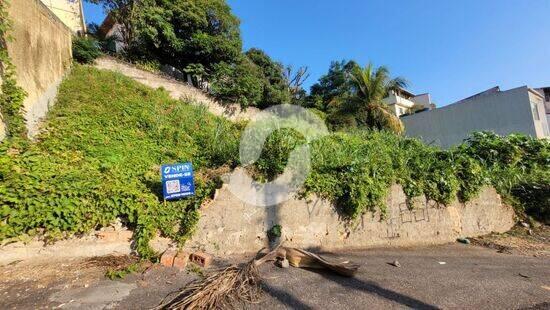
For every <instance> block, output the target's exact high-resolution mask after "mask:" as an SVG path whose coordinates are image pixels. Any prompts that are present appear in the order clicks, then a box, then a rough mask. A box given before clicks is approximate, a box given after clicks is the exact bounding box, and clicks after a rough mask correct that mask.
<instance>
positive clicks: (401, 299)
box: [310, 270, 439, 309]
mask: <svg viewBox="0 0 550 310" xmlns="http://www.w3.org/2000/svg"><path fill="white" fill-rule="evenodd" d="M310 271H313V272H316V273H317V274H319V275H321V276H322V277H324V278H325V279H327V280H330V281H332V282H335V283H337V284H339V285H341V286H343V287H346V288H350V289H354V290H358V291H363V292H367V293H370V294H375V295H378V296H379V297H382V298H385V299H387V300H390V301H393V302H396V303H399V304H401V305H404V306H407V307H411V308H414V309H439V308H438V307H436V306H433V305H430V304H427V303H425V302H423V301H421V300H418V299H415V298H413V297H410V296H407V295H403V294H401V293H398V292H395V291H392V290H389V289H386V288H383V287H381V286H380V285H378V284H377V283H375V282H372V281H362V280H359V279H357V278H344V277H340V276H336V275H332V274H327V273H325V272H322V271H319V270H310Z"/></svg>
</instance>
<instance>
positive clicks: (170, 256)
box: [160, 250, 176, 267]
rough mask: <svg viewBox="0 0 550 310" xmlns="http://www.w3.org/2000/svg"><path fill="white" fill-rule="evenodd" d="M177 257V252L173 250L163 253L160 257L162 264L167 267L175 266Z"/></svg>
mask: <svg viewBox="0 0 550 310" xmlns="http://www.w3.org/2000/svg"><path fill="white" fill-rule="evenodd" d="M175 257H176V252H175V251H172V250H166V251H165V252H164V253H162V256H161V257H160V264H161V265H163V266H166V267H172V265H174V258H175Z"/></svg>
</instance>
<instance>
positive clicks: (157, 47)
mask: <svg viewBox="0 0 550 310" xmlns="http://www.w3.org/2000/svg"><path fill="white" fill-rule="evenodd" d="M138 11H139V18H137V20H136V31H137V42H136V43H137V46H136V48H135V50H134V52H135V53H138V54H140V53H141V54H145V56H146V57H150V58H155V59H156V60H158V61H159V62H160V63H163V64H169V65H172V66H174V67H177V68H180V69H182V68H186V67H187V66H188V65H190V64H201V65H203V66H204V67H205V68H206V70H207V71H210V70H212V69H213V67H214V66H215V65H216V64H219V63H221V62H225V63H227V64H234V63H237V62H238V61H240V60H239V58H240V55H241V54H242V51H241V49H242V40H241V36H240V30H239V24H240V22H239V19H238V18H237V17H236V16H235V15H233V14H232V12H231V8H230V7H229V6H228V5H227V3H226V2H225V1H224V0H142V1H140V2H139V10H138Z"/></svg>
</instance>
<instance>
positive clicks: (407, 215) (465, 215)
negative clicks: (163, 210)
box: [188, 185, 515, 255]
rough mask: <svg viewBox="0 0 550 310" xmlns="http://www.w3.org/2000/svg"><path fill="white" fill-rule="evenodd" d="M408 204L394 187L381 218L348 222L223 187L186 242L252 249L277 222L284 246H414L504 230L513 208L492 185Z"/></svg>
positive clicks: (222, 249) (226, 250) (297, 203)
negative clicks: (456, 197)
mask: <svg viewBox="0 0 550 310" xmlns="http://www.w3.org/2000/svg"><path fill="white" fill-rule="evenodd" d="M412 204H413V209H412V210H411V209H409V205H408V204H407V201H406V196H405V194H404V193H403V190H402V189H401V187H400V186H397V185H395V186H393V187H392V189H391V194H390V195H389V197H388V199H387V205H388V211H387V216H386V218H384V219H381V217H380V213H379V212H375V213H367V214H365V215H364V216H363V217H362V218H361V219H360V220H358V221H357V222H355V223H352V224H351V225H350V224H346V223H344V222H342V221H341V220H340V219H339V216H338V214H337V213H336V211H335V208H334V207H333V206H332V205H331V204H330V203H329V202H327V201H324V200H322V199H318V198H314V199H312V200H310V201H305V200H290V201H288V202H286V203H284V204H282V205H280V206H278V207H271V208H263V207H256V206H251V205H247V204H245V203H243V202H241V201H240V200H239V199H238V198H236V197H234V196H233V195H232V194H231V193H230V192H229V191H228V190H227V189H226V188H225V187H224V188H222V189H221V190H220V191H219V192H218V195H217V197H216V199H215V200H214V201H213V202H212V203H211V204H210V205H209V206H208V207H207V208H206V209H205V210H203V211H202V216H201V220H200V222H199V226H198V229H197V233H196V234H195V236H194V237H193V239H192V240H191V242H190V243H189V244H188V245H189V246H190V247H192V248H200V249H204V250H206V251H207V252H209V253H213V254H217V255H224V254H234V253H246V252H254V251H257V250H259V249H260V248H262V247H264V246H267V245H268V240H267V237H266V231H267V230H269V229H270V228H271V227H272V226H273V225H274V224H280V225H281V226H282V228H283V236H282V240H284V241H285V244H287V245H290V246H297V247H302V248H312V249H322V250H338V249H354V248H369V247H386V246H419V245H433V244H443V243H448V242H453V241H455V240H456V239H457V238H458V237H473V236H480V235H484V234H488V233H490V232H505V231H508V230H509V229H510V228H511V227H512V226H513V225H514V223H515V220H514V217H515V215H514V211H513V209H512V208H511V207H509V206H506V205H503V204H502V201H501V198H500V196H499V195H498V194H497V193H496V191H495V190H494V189H492V188H485V189H484V190H483V191H482V192H481V194H480V196H479V197H478V198H477V199H475V200H473V201H471V202H468V203H465V204H462V203H459V202H455V203H452V204H451V205H448V206H440V205H438V204H437V203H435V202H433V201H426V199H424V198H418V199H415V200H414V201H413V202H412Z"/></svg>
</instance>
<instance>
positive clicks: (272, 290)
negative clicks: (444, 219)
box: [262, 283, 313, 309]
mask: <svg viewBox="0 0 550 310" xmlns="http://www.w3.org/2000/svg"><path fill="white" fill-rule="evenodd" d="M262 289H263V290H264V292H266V293H267V294H269V295H271V296H273V297H274V298H275V299H277V300H278V301H279V302H281V303H282V304H284V305H286V306H288V307H290V308H292V309H313V307H311V306H309V305H307V304H305V303H303V302H302V301H301V300H299V299H297V298H296V297H294V296H292V295H291V294H289V293H288V292H285V291H283V290H281V289H278V288H276V287H273V286H271V285H269V284H266V283H263V284H262Z"/></svg>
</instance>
